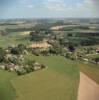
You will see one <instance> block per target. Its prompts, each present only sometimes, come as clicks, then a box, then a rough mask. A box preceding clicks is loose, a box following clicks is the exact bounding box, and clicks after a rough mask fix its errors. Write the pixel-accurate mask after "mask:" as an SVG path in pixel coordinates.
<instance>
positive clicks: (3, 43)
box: [0, 31, 30, 47]
mask: <svg viewBox="0 0 99 100" xmlns="http://www.w3.org/2000/svg"><path fill="white" fill-rule="evenodd" d="M27 32H28V31H27ZM24 33H25V35H23V34H24ZM29 43H30V40H29V39H28V35H27V34H26V32H25V31H24V32H12V33H9V34H7V35H5V36H0V47H8V46H10V45H12V46H13V45H17V44H25V45H28V44H29Z"/></svg>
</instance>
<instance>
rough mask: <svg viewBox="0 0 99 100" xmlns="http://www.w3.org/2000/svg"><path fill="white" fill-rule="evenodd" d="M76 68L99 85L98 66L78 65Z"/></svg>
mask: <svg viewBox="0 0 99 100" xmlns="http://www.w3.org/2000/svg"><path fill="white" fill-rule="evenodd" d="M78 66H79V68H80V71H81V72H83V73H85V74H86V75H87V76H88V77H90V78H91V79H92V80H94V81H95V82H96V83H98V84H99V65H93V64H84V63H79V64H78Z"/></svg>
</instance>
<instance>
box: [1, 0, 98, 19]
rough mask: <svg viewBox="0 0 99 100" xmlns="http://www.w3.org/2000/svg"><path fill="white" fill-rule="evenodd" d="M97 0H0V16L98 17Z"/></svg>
mask: <svg viewBox="0 0 99 100" xmlns="http://www.w3.org/2000/svg"><path fill="white" fill-rule="evenodd" d="M98 6H99V0H0V18H4V19H5V18H97V17H98V18H99V14H98V9H99V7H98Z"/></svg>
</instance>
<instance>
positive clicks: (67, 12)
mask: <svg viewBox="0 0 99 100" xmlns="http://www.w3.org/2000/svg"><path fill="white" fill-rule="evenodd" d="M95 1H97V0H95ZM95 1H94V2H95ZM95 3H96V2H95ZM97 3H98V4H99V1H97ZM44 6H45V8H46V9H47V10H49V11H50V12H52V14H57V15H61V16H63V17H97V16H98V17H99V15H98V14H97V11H96V10H95V7H94V6H95V5H94V4H93V0H83V1H82V2H76V3H74V4H72V3H71V4H68V1H67V2H66V0H46V1H45V2H44Z"/></svg>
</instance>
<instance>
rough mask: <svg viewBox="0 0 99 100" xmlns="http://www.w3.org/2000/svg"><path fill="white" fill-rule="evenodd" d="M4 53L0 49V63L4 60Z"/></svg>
mask: <svg viewBox="0 0 99 100" xmlns="http://www.w3.org/2000/svg"><path fill="white" fill-rule="evenodd" d="M4 56H5V51H4V49H3V48H0V62H3V61H4V59H5V57H4Z"/></svg>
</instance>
